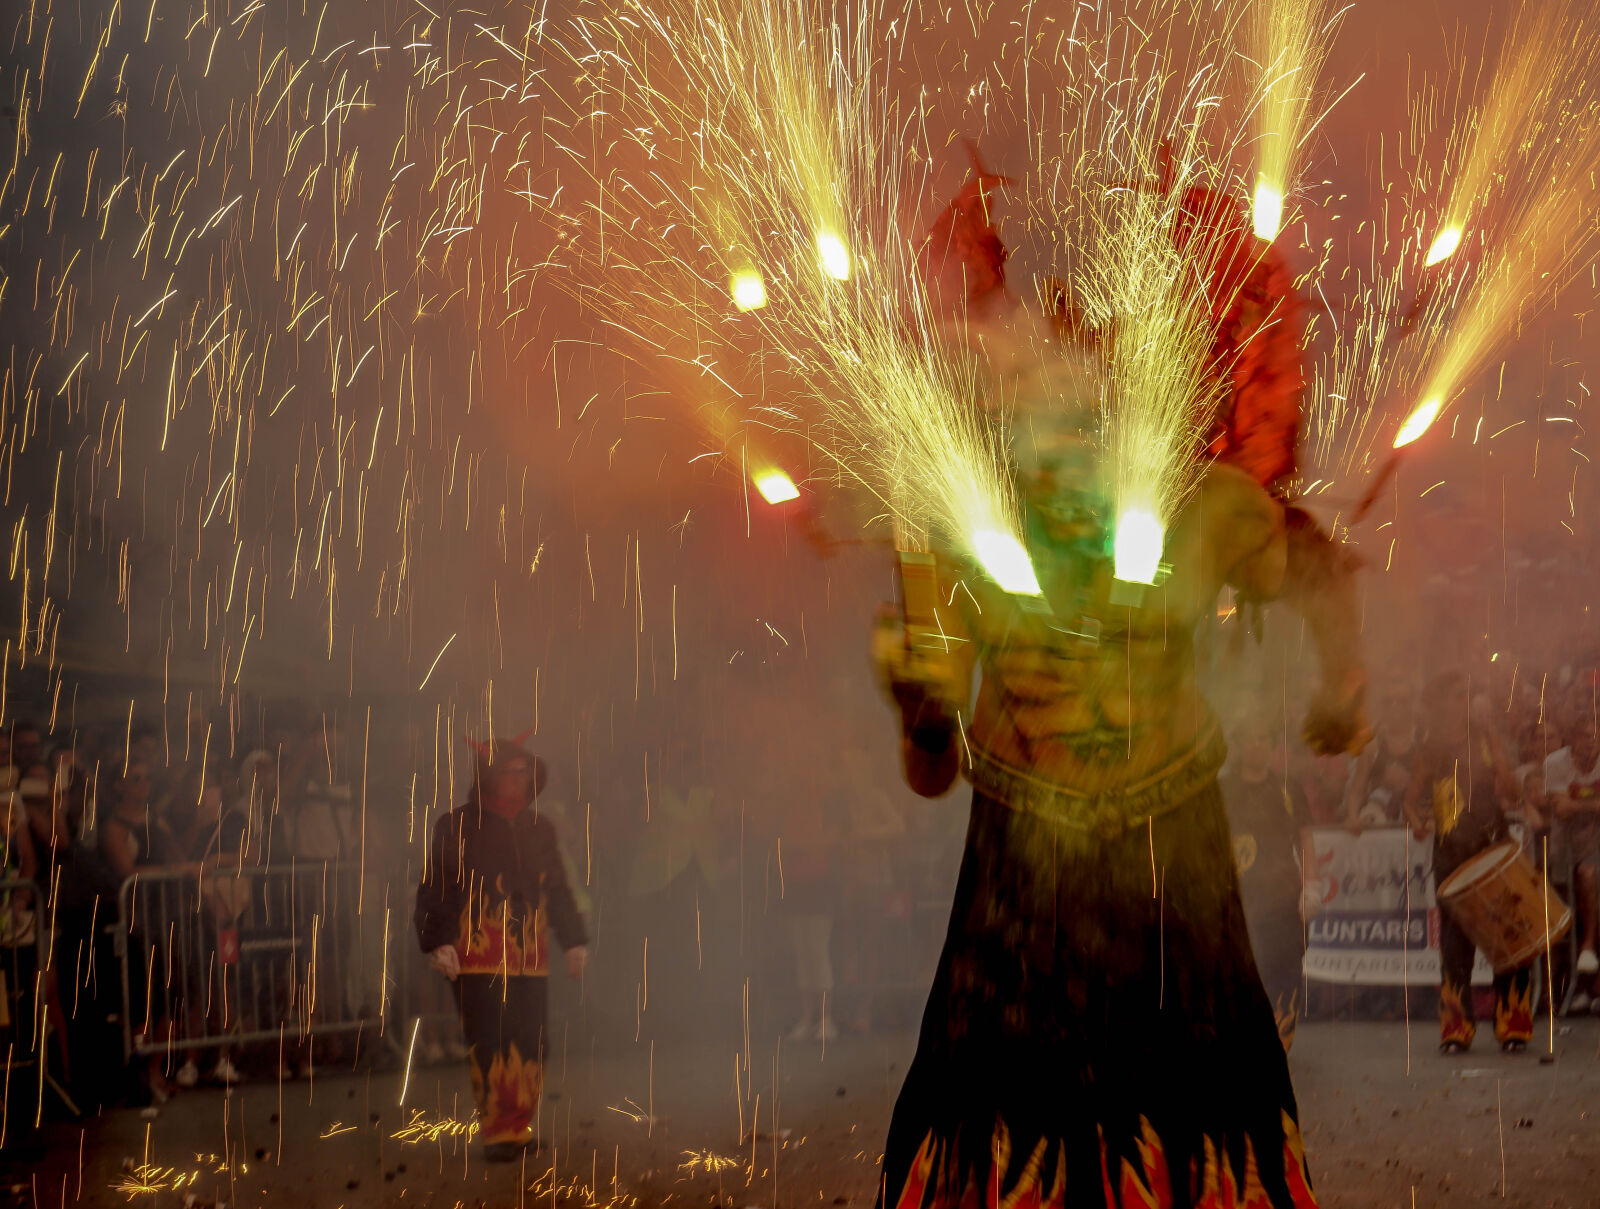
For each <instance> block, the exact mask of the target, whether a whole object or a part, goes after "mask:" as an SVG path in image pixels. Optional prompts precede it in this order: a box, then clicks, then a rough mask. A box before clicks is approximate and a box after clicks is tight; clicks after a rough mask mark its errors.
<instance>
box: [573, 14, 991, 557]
mask: <svg viewBox="0 0 1600 1209" xmlns="http://www.w3.org/2000/svg"><path fill="white" fill-rule="evenodd" d="M622 11H623V13H625V14H626V16H627V20H626V22H621V21H607V20H602V19H593V20H591V19H587V18H586V19H585V20H584V21H583V22H580V23H579V25H578V27H577V28H578V29H579V32H580V34H581V37H580V38H579V40H578V41H577V42H576V43H574V44H573V45H572V46H571V47H570V48H569V53H570V55H571V57H572V58H573V60H574V61H575V62H577V63H580V64H589V63H591V62H595V63H598V62H601V61H603V62H604V63H605V64H606V66H607V68H608V70H610V71H611V72H612V73H613V75H614V76H615V77H616V83H615V84H614V85H613V84H607V85H606V92H605V94H604V96H605V100H604V107H603V108H604V112H605V113H606V114H607V115H614V116H615V118H616V122H617V128H618V130H619V131H626V130H638V129H648V130H649V132H650V136H649V139H650V149H651V157H652V159H654V160H656V161H658V162H659V161H662V160H674V161H675V162H677V163H679V164H681V165H682V167H683V170H684V172H685V175H687V176H689V177H693V178H699V179H701V180H703V182H704V183H703V184H701V185H700V186H699V187H697V189H696V190H695V192H694V193H693V194H685V193H683V192H681V191H680V190H678V189H677V188H676V187H675V186H665V185H664V184H663V180H664V177H665V174H664V173H662V172H661V171H660V170H659V169H657V170H656V171H655V172H654V174H653V175H652V176H651V177H650V178H648V179H649V180H651V181H654V182H655V186H656V188H655V189H654V191H653V192H652V193H651V194H650V195H649V196H648V198H645V195H644V193H643V190H642V189H641V187H640V184H639V182H638V181H629V182H628V188H627V189H626V190H624V189H623V188H621V187H612V186H610V185H609V184H608V183H607V182H603V181H602V182H598V183H599V184H600V185H601V186H602V188H603V189H604V196H605V205H606V208H607V212H608V213H610V214H622V215H626V216H629V218H628V221H629V224H630V225H632V226H633V227H634V228H635V229H636V230H637V229H638V227H639V225H640V224H642V223H649V224H650V225H651V227H652V228H653V229H655V230H657V231H660V232H662V233H663V237H664V235H665V233H666V232H668V231H671V232H673V233H674V236H673V239H672V241H671V242H670V243H668V244H665V245H663V246H661V247H659V248H658V249H656V250H655V251H654V252H653V253H652V254H651V255H650V256H649V258H648V259H649V261H650V263H651V268H652V276H653V277H654V278H655V279H656V280H662V279H666V280H669V281H675V282H676V284H675V285H671V286H669V287H668V288H659V289H650V288H648V287H641V286H640V285H639V284H638V283H637V282H636V281H634V280H632V279H629V280H628V282H627V292H626V293H625V294H624V293H622V292H620V287H619V285H618V283H619V281H621V280H622V279H621V278H619V277H618V276H617V275H616V274H615V273H614V272H613V273H605V272H601V271H598V269H597V271H595V272H593V273H590V274H588V275H587V277H586V279H585V285H584V297H585V298H586V300H587V301H589V302H590V303H591V304H592V305H595V306H596V307H597V308H598V309H599V310H601V311H602V313H604V314H605V315H607V316H608V317H611V319H612V321H613V322H616V323H617V324H618V325H619V326H622V327H624V328H625V329H626V330H631V331H633V332H634V333H636V334H637V335H639V336H641V337H643V338H644V339H645V340H646V341H647V342H648V341H649V340H656V341H657V343H661V342H662V340H661V338H659V337H657V336H656V335H655V333H658V332H662V331H665V330H667V329H670V328H676V329H681V328H682V327H683V326H684V323H683V320H684V313H685V310H686V308H687V309H691V310H692V309H693V308H694V307H695V306H696V305H697V303H696V302H695V301H694V300H695V299H699V298H711V297H714V295H712V294H711V293H710V292H709V291H707V290H705V289H703V288H701V283H703V282H704V281H705V280H707V279H709V278H712V277H714V276H720V277H721V278H722V279H723V280H728V281H730V282H731V283H733V284H732V286H731V287H730V292H732V293H733V294H734V299H735V304H736V306H738V307H740V309H741V311H742V312H743V313H744V314H745V315H746V319H747V321H748V322H749V323H750V324H751V325H753V326H752V328H751V330H752V331H753V332H755V333H759V336H760V338H761V340H762V341H763V342H764V344H765V346H766V347H767V348H769V349H771V350H775V361H776V364H775V366H774V368H775V370H776V371H777V372H778V373H780V374H781V375H782V381H783V382H784V383H785V385H786V386H787V387H788V388H789V389H790V390H791V391H792V392H793V396H794V397H795V399H796V401H797V402H799V401H802V400H803V401H804V402H805V403H806V404H808V405H809V408H810V409H812V410H813V411H814V413H816V414H817V415H818V416H819V419H820V421H821V423H820V426H819V427H817V428H816V429H815V430H814V432H813V433H812V439H813V441H814V442H815V443H816V444H817V446H818V447H819V448H820V449H821V451H822V452H824V453H825V454H826V455H827V456H829V457H830V458H831V459H832V461H833V463H834V464H835V466H836V467H837V468H838V470H839V471H840V473H841V474H842V475H843V476H844V477H845V478H847V479H850V480H853V481H855V482H858V483H860V484H862V485H864V486H865V487H866V488H867V489H868V490H870V491H871V492H873V493H874V494H875V495H876V496H877V498H878V499H879V500H880V501H881V502H882V503H883V504H884V505H885V506H886V507H887V509H888V511H889V513H890V515H891V517H892V519H893V520H894V522H895V525H896V530H897V533H898V534H899V535H900V538H901V540H902V541H903V542H905V543H907V544H908V545H910V546H913V547H918V546H921V545H923V544H925V543H926V542H927V541H928V540H929V536H930V533H937V534H938V535H939V537H940V539H941V540H943V541H945V542H947V543H949V544H951V545H952V546H954V547H955V548H956V549H957V550H960V551H962V552H964V553H966V554H968V555H969V556H973V557H979V555H978V551H977V549H976V543H977V535H978V534H980V533H983V534H1005V535H1009V536H1010V537H1011V538H1012V539H1013V541H1014V542H1015V543H1016V544H1017V545H1018V546H1020V538H1019V537H1018V534H1019V527H1018V522H1017V508H1016V504H1015V500H1014V498H1013V493H1012V489H1011V486H1010V483H1009V480H1008V478H1007V476H1006V474H1005V472H1004V466H1003V458H1002V457H1001V455H1000V451H1001V449H1002V448H1003V439H1002V438H1001V437H1000V436H999V435H997V433H996V432H995V430H994V428H993V425H992V423H991V422H990V421H989V420H987V419H986V418H985V417H984V415H983V413H982V410H981V408H980V407H979V406H978V393H977V385H978V374H977V365H978V356H977V353H976V351H975V350H974V349H972V348H970V347H967V346H964V345H963V344H961V343H960V342H951V341H948V340H946V339H944V338H943V337H942V336H941V335H940V334H939V333H938V332H937V331H936V327H935V323H934V320H933V318H932V315H931V313H930V307H929V305H928V301H927V298H926V294H925V291H924V290H923V287H922V286H921V284H920V282H919V281H918V280H917V276H916V273H915V267H914V266H915V257H914V255H913V254H912V248H913V246H914V242H915V241H914V240H913V239H912V238H911V237H910V235H909V234H908V233H906V232H905V231H904V230H903V229H902V226H901V223H902V221H903V215H904V213H905V212H906V211H907V209H908V202H910V201H911V200H912V199H913V198H914V197H915V195H916V191H917V189H918V188H919V187H920V185H919V184H918V182H920V181H922V180H923V179H924V178H923V177H921V176H917V177H915V178H908V177H907V175H906V173H907V164H906V159H905V156H904V153H903V152H893V151H891V150H890V148H891V147H892V146H894V145H895V143H894V140H893V139H892V138H891V137H890V136H891V135H892V134H893V133H894V131H895V130H896V122H897V120H898V119H896V118H895V116H894V113H893V110H892V107H891V106H889V105H888V104H887V102H886V100H885V94H884V90H883V87H882V81H881V68H880V66H879V64H880V63H881V56H882V55H883V54H884V53H886V52H885V50H884V45H885V44H888V45H892V44H893V40H894V38H895V36H896V35H894V34H893V33H892V31H891V30H889V29H887V28H886V27H880V26H876V25H875V24H874V23H873V22H872V21H871V20H870V15H869V13H868V12H867V11H866V10H861V11H860V12H850V11H848V10H840V12H841V13H844V14H845V16H843V17H841V18H840V19H837V20H835V19H830V18H829V17H828V14H827V10H826V9H825V8H824V7H823V6H822V5H820V4H813V3H805V4H799V5H768V4H765V3H762V2H760V0H715V2H713V3H703V4H688V3H671V4H666V5H644V4H642V3H637V2H633V3H629V4H625V5H624V6H623V8H622ZM901 36H903V35H901ZM657 61H665V62H667V63H669V64H670V72H671V73H672V75H673V76H674V77H675V80H676V82H677V84H676V86H675V87H673V88H668V87H667V86H666V85H665V83H664V81H663V80H662V78H661V73H659V72H657V73H656V74H655V75H651V74H649V73H647V72H646V71H645V69H644V66H643V65H644V64H646V63H647V62H657ZM599 108H601V107H600V106H596V109H597V110H598V109H599ZM923 158H927V157H926V156H924V157H923ZM642 199H643V200H642ZM847 216H848V218H849V219H850V220H851V221H850V222H848V223H846V221H845V219H846V217H847ZM647 239H648V236H647ZM708 252H709V253H710V254H711V255H712V256H713V257H714V258H715V261H714V263H713V265H709V266H708V265H706V264H705V255H706V254H707V253H708ZM611 254H612V255H613V256H615V255H617V253H616V251H615V245H613V250H612V253H611ZM630 255H631V254H630ZM640 259H641V262H642V260H643V259H644V258H643V257H642V256H641V257H640ZM752 263H754V264H760V265H762V266H763V278H764V282H765V286H764V288H763V291H762V293H761V297H763V298H765V299H766V300H767V305H765V306H753V305H747V303H751V302H754V301H755V300H756V298H757V295H756V293H755V291H754V290H753V289H748V290H747V293H746V295H745V297H743V298H741V293H740V291H741V290H742V289H746V288H747V287H742V286H741V284H740V278H739V277H738V275H739V274H741V273H744V272H747V271H748V266H749V265H750V264H752ZM663 270H665V272H663ZM720 322H721V321H720V319H719V317H718V316H716V315H715V314H713V313H711V312H709V311H704V310H702V311H699V312H696V313H695V315H694V324H695V326H696V328H697V329H698V330H701V331H715V330H717V328H718V326H719V324H720ZM697 338H698V339H701V340H702V344H703V343H704V338H703V337H697ZM769 418H771V417H769ZM756 486H757V488H758V490H761V491H762V494H763V496H766V495H767V493H766V488H765V486H764V485H763V483H762V481H761V480H759V479H758V480H757V482H756ZM790 489H792V484H790ZM781 494H782V491H781V489H780V495H781ZM767 498H769V499H771V498H772V497H767ZM985 542H986V548H991V547H992V543H989V542H988V540H987V539H985Z"/></svg>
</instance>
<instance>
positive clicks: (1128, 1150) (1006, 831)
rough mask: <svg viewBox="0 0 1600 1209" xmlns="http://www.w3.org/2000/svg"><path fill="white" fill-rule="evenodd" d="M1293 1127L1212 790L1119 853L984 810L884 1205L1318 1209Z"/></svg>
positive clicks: (1202, 788)
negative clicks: (1313, 1207)
mask: <svg viewBox="0 0 1600 1209" xmlns="http://www.w3.org/2000/svg"><path fill="white" fill-rule="evenodd" d="M1152 866H1154V868H1155V870H1156V873H1155V876H1154V878H1152V874H1151V868H1152ZM1291 989H1292V988H1291ZM1295 1114H1296V1109H1295V1100H1294V1090H1293V1086H1292V1084H1291V1082H1290V1079H1289V1070H1288V1063H1287V1060H1286V1059H1285V1056H1284V1047H1283V1043H1282V1040H1281V1038H1280V1030H1279V1023H1278V1021H1277V1020H1276V1019H1275V1013H1274V1009H1273V1004H1272V1002H1271V1000H1270V998H1269V996H1268V994H1267V992H1266V991H1265V990H1264V989H1263V988H1262V980H1261V974H1260V973H1259V972H1258V970H1257V964H1256V959H1255V957H1254V956H1253V954H1252V950H1251V944H1250V936H1249V933H1248V930H1247V927H1246V922H1245V913H1244V908H1243V906H1242V904H1241V902H1240V898H1239V884H1238V876H1237V873H1236V870H1235V865H1234V860H1233V851H1232V843H1231V841H1230V839H1229V835H1228V827H1227V820H1226V817H1225V815H1224V813H1223V810H1222V800H1221V795H1220V794H1219V793H1218V791H1217V788H1216V784H1215V781H1210V782H1209V783H1205V782H1202V783H1201V784H1200V785H1198V786H1196V787H1195V788H1193V789H1191V790H1189V791H1188V792H1187V793H1186V794H1185V795H1181V796H1180V798H1179V800H1178V801H1176V802H1175V803H1174V804H1173V805H1172V806H1171V808H1170V809H1168V810H1166V811H1164V812H1163V813H1162V814H1160V815H1159V816H1157V817H1154V818H1152V819H1151V820H1150V821H1149V822H1148V823H1146V824H1145V825H1144V826H1142V827H1140V828H1138V829H1136V830H1133V831H1132V832H1130V833H1128V834H1126V835H1123V836H1113V837H1105V836H1101V835H1096V834H1093V833H1090V832H1086V831H1074V830H1072V829H1070V828H1067V827H1063V826H1061V825H1060V824H1059V822H1058V820H1056V819H1054V818H1052V817H1051V816H1050V815H1049V814H1048V813H1044V812H1039V811H1028V810H1020V809H1015V808H1009V807H1007V806H1006V805H1005V804H1004V803H1003V802H1001V801H997V800H995V799H992V798H988V797H986V796H985V795H984V794H982V793H979V794H978V795H977V796H976V798H975V800H974V802H973V808H972V820H971V824H970V827H969V830H968V834H967V844H966V852H965V853H964V855H963V858H962V866H961V874H960V878H959V880H958V882H957V886H956V893H955V902H954V904H953V908H952V912H951V919H950V929H949V932H948V934H947V936H946V939H945V946H944V952H943V954H942V955H941V957H940V959H939V968H938V972H937V973H936V974H935V976H934V985H933V988H932V991H931V993H930V995H929V997H928V1005H927V1009H926V1012H925V1014H924V1017H923V1022H922V1030H921V1035H920V1037H919V1040H918V1044H917V1054H916V1058H915V1059H914V1061H913V1062H912V1064H911V1068H910V1069H909V1070H908V1071H907V1073H906V1081H905V1086H904V1088H903V1089H902V1090H901V1093H900V1097H899V1100H898V1101H897V1103H896V1105H895V1110H894V1118H893V1121H892V1122H891V1124H890V1127H889V1137H888V1140H887V1142H886V1144H885V1146H884V1159H883V1184H882V1187H881V1190H880V1196H881V1200H880V1206H881V1207H882V1209H1044V1207H1046V1206H1061V1207H1065V1206H1070V1207H1071V1209H1100V1207H1102V1206H1104V1207H1105V1209H1134V1207H1139V1209H1151V1207H1154V1206H1168V1207H1170V1209H1246V1207H1248V1209H1311V1207H1312V1206H1315V1204H1316V1199H1315V1197H1314V1196H1313V1194H1312V1190H1311V1184H1310V1179H1309V1177H1308V1175H1307V1170H1306V1164H1305V1157H1304V1152H1303V1149H1302V1146H1301V1138H1300V1131H1299V1126H1298V1125H1297V1123H1296V1115H1295Z"/></svg>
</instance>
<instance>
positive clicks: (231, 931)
mask: <svg viewBox="0 0 1600 1209" xmlns="http://www.w3.org/2000/svg"><path fill="white" fill-rule="evenodd" d="M217 960H218V961H220V962H221V963H222V964H223V965H225V966H236V965H238V964H239V929H238V928H219V929H217Z"/></svg>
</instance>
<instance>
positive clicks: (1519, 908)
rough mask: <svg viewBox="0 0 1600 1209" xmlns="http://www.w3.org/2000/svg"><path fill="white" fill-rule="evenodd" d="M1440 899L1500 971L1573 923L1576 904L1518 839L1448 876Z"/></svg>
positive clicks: (1552, 940)
mask: <svg viewBox="0 0 1600 1209" xmlns="http://www.w3.org/2000/svg"><path fill="white" fill-rule="evenodd" d="M1439 905H1440V906H1441V907H1443V908H1444V909H1445V910H1446V911H1449V912H1450V914H1451V916H1452V917H1453V918H1454V919H1455V921H1456V923H1458V924H1460V925H1461V930H1462V931H1463V932H1465V933H1466V934H1467V935H1468V936H1470V937H1471V938H1472V943H1473V944H1475V945H1477V946H1478V948H1480V949H1482V950H1483V955H1484V956H1485V957H1487V958H1488V959H1489V964H1490V965H1491V966H1493V967H1494V972H1495V973H1496V974H1503V973H1505V972H1506V971H1507V970H1514V969H1516V968H1517V967H1518V966H1523V965H1526V964H1527V963H1528V962H1530V961H1532V960H1533V959H1534V958H1535V957H1537V956H1538V955H1539V954H1540V953H1542V952H1544V951H1545V949H1546V947H1547V946H1549V945H1551V944H1554V943H1555V942H1556V941H1558V940H1560V939H1561V938H1562V937H1563V936H1565V935H1566V934H1567V929H1569V928H1570V927H1572V908H1570V907H1568V906H1567V904H1566V903H1564V902H1562V901H1561V899H1560V898H1559V897H1558V896H1557V894H1556V892H1555V891H1554V890H1552V889H1550V887H1549V885H1548V884H1547V883H1546V882H1545V880H1544V878H1542V877H1540V876H1539V871H1538V870H1537V869H1535V868H1534V867H1533V862H1532V861H1530V860H1529V859H1528V858H1527V857H1526V856H1525V855H1524V854H1523V853H1522V850H1521V849H1520V848H1518V847H1517V845H1516V844H1514V843H1502V844H1495V845H1493V846H1491V847H1488V848H1485V849H1484V850H1483V851H1482V852H1480V853H1478V855H1477V856H1475V857H1473V858H1472V859H1471V860H1469V861H1467V863H1466V864H1464V865H1462V866H1461V867H1460V868H1459V869H1457V870H1456V871H1455V872H1454V873H1452V874H1451V875H1450V876H1449V877H1447V878H1445V879H1444V881H1443V883H1441V884H1440V886H1439Z"/></svg>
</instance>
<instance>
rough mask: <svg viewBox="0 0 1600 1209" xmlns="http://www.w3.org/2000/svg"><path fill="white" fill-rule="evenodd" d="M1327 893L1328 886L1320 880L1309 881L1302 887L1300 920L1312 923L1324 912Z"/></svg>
mask: <svg viewBox="0 0 1600 1209" xmlns="http://www.w3.org/2000/svg"><path fill="white" fill-rule="evenodd" d="M1326 895H1327V887H1326V886H1325V885H1324V884H1323V883H1322V882H1320V881H1311V882H1307V883H1306V884H1305V885H1303V886H1301V887H1300V921H1301V922H1302V923H1310V922H1311V921H1312V920H1313V919H1315V918H1316V917H1317V916H1318V915H1320V914H1322V904H1323V902H1324V900H1325V897H1326Z"/></svg>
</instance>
